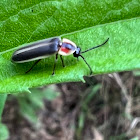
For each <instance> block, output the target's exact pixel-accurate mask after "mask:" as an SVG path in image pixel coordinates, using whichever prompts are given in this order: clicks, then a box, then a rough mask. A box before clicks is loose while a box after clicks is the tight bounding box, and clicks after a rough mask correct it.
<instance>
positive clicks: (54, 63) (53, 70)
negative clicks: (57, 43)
mask: <svg viewBox="0 0 140 140" xmlns="http://www.w3.org/2000/svg"><path fill="white" fill-rule="evenodd" d="M57 58H58V53H57V54H56V56H55V61H54V67H53V73H52V75H54V71H55V66H56V61H57Z"/></svg>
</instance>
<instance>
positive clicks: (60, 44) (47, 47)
mask: <svg viewBox="0 0 140 140" xmlns="http://www.w3.org/2000/svg"><path fill="white" fill-rule="evenodd" d="M108 40H109V38H108V39H107V40H106V41H105V42H104V43H102V44H100V45H98V46H95V47H92V48H90V49H88V50H85V51H83V52H81V48H80V47H77V45H76V44H75V43H74V42H72V41H70V40H68V39H66V38H63V39H62V41H61V38H59V37H55V38H51V39H45V40H41V41H39V42H34V43H31V44H29V45H27V46H25V47H23V48H20V49H18V50H17V51H15V52H14V53H13V56H12V61H13V62H15V63H24V62H29V61H34V60H37V61H36V62H35V63H34V65H33V66H32V67H31V68H30V69H29V70H28V71H27V72H26V73H28V72H29V71H30V70H31V69H32V68H33V67H34V66H35V65H36V64H37V63H38V62H39V61H40V60H41V59H44V58H47V57H49V56H51V55H56V57H55V63H54V67H53V73H52V75H53V74H54V71H55V66H56V61H57V58H58V54H59V55H60V58H61V61H62V65H63V67H64V66H65V65H64V61H63V58H62V56H67V55H71V54H73V56H74V57H77V58H78V57H79V56H80V57H81V58H82V59H83V60H84V62H85V63H86V64H87V66H88V68H89V69H90V74H92V69H91V67H90V65H89V64H88V63H87V61H86V60H85V58H84V57H83V56H82V55H81V54H82V53H85V52H88V51H90V50H92V49H95V48H98V47H100V46H103V45H104V44H105V43H106V42H107V41H108Z"/></svg>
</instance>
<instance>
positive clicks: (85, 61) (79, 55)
mask: <svg viewBox="0 0 140 140" xmlns="http://www.w3.org/2000/svg"><path fill="white" fill-rule="evenodd" d="M78 56H81V57H82V58H83V60H84V61H85V63H86V64H87V66H88V68H89V69H90V75H91V74H92V69H91V67H90V65H89V64H88V63H87V61H86V60H85V58H84V57H83V56H82V55H80V54H79V55H78Z"/></svg>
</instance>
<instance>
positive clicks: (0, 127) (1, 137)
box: [0, 123, 9, 140]
mask: <svg viewBox="0 0 140 140" xmlns="http://www.w3.org/2000/svg"><path fill="white" fill-rule="evenodd" d="M8 137H9V131H8V129H7V127H6V125H4V124H1V123H0V140H7V139H8Z"/></svg>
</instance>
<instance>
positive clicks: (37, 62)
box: [25, 59, 41, 73]
mask: <svg viewBox="0 0 140 140" xmlns="http://www.w3.org/2000/svg"><path fill="white" fill-rule="evenodd" d="M40 60H41V59H39V60H37V61H36V62H35V63H34V64H33V65H32V67H31V68H30V69H29V70H28V71H26V72H25V73H28V72H30V71H31V70H32V69H33V67H34V66H35V65H36V64H37V63H38V62H39V61H40Z"/></svg>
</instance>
